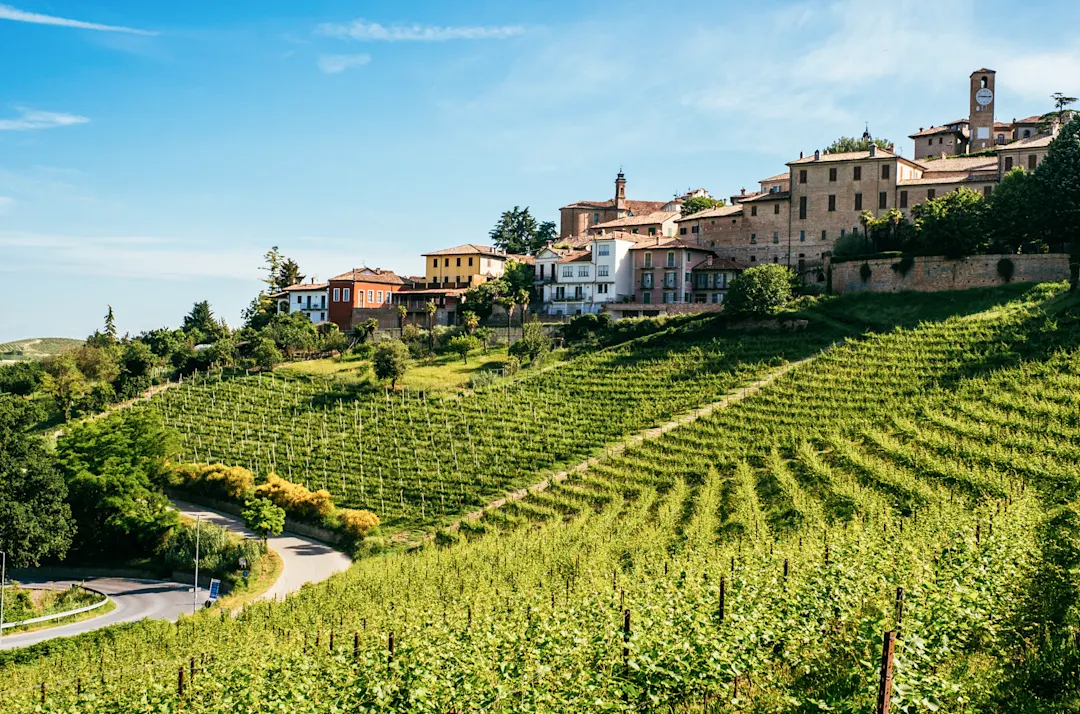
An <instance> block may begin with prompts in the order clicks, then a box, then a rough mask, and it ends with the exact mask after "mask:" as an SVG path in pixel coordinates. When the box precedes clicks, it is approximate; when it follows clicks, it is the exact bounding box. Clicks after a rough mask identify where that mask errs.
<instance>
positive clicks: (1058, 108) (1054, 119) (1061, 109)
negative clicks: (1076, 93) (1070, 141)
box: [1039, 92, 1076, 131]
mask: <svg viewBox="0 0 1080 714" xmlns="http://www.w3.org/2000/svg"><path fill="white" fill-rule="evenodd" d="M1050 98H1051V99H1053V100H1054V111H1052V112H1047V113H1046V114H1043V115H1042V116H1041V117H1039V131H1049V130H1050V128H1051V127H1052V126H1053V125H1054V124H1064V123H1065V121H1066V119H1067V118H1068V117H1069V115H1070V114H1071V112H1072V110H1070V109H1068V106H1069V105H1070V104H1075V103H1076V97H1067V96H1065V95H1064V94H1062V93H1061V92H1054V93H1053V94H1051V95H1050Z"/></svg>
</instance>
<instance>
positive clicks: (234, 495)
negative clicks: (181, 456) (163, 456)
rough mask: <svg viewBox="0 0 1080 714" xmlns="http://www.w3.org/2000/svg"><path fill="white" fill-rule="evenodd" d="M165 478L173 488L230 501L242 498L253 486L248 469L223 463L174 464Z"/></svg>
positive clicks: (253, 482)
mask: <svg viewBox="0 0 1080 714" xmlns="http://www.w3.org/2000/svg"><path fill="white" fill-rule="evenodd" d="M166 478H167V480H168V484H169V485H170V486H172V487H174V488H184V489H188V490H191V491H195V492H196V493H202V494H205V495H207V496H213V497H214V498H223V499H226V500H232V501H237V500H243V499H244V498H245V497H246V496H248V495H249V494H250V493H251V491H252V489H253V488H254V487H255V477H254V476H253V475H252V473H251V472H250V471H248V470H247V469H245V468H243V467H242V466H226V465H224V464H176V465H174V466H172V468H170V469H169V471H168V474H167V476H166Z"/></svg>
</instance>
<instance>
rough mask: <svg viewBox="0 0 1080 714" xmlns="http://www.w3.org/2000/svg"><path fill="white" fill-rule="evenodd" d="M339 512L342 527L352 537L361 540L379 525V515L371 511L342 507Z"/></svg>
mask: <svg viewBox="0 0 1080 714" xmlns="http://www.w3.org/2000/svg"><path fill="white" fill-rule="evenodd" d="M337 513H338V517H339V518H340V520H341V527H342V529H343V530H344V531H345V533H346V534H347V535H349V536H351V537H352V538H355V539H358V540H359V539H360V538H363V537H364V536H366V535H367V534H368V533H370V532H371V531H373V530H375V529H376V528H378V527H379V517H378V516H376V515H375V514H374V513H372V512H371V511H363V510H357V509H353V508H341V509H338V512H337Z"/></svg>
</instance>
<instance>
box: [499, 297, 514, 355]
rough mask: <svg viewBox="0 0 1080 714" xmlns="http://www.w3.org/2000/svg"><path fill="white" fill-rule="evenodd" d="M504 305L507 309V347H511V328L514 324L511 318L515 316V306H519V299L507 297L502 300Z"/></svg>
mask: <svg viewBox="0 0 1080 714" xmlns="http://www.w3.org/2000/svg"><path fill="white" fill-rule="evenodd" d="M502 304H503V305H504V306H505V307H506V346H507V347H509V346H510V339H511V338H510V326H511V325H512V324H513V320H511V319H510V318H511V317H513V315H514V305H516V304H517V299H516V298H515V297H514V296H513V295H507V296H506V297H504V298H503V299H502Z"/></svg>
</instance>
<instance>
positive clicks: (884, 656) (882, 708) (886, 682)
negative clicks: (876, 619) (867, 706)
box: [876, 631, 896, 714]
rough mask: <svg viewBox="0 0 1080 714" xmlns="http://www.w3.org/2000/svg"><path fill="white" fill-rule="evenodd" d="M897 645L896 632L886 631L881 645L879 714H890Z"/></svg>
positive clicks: (877, 710)
mask: <svg viewBox="0 0 1080 714" xmlns="http://www.w3.org/2000/svg"><path fill="white" fill-rule="evenodd" d="M895 647H896V633H895V632H892V631H889V632H886V633H885V636H884V638H883V641H882V646H881V681H880V683H879V684H878V701H877V709H876V712H877V714H889V700H890V698H891V697H892V679H893V650H894V649H895Z"/></svg>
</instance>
